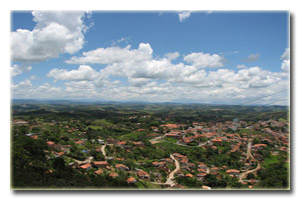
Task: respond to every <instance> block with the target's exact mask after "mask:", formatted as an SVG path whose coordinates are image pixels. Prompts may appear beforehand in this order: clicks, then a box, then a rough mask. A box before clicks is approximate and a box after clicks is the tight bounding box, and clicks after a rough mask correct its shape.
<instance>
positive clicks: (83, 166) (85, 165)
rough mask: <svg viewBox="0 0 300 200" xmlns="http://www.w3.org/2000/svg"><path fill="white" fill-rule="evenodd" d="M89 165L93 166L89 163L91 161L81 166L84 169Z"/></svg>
mask: <svg viewBox="0 0 300 200" xmlns="http://www.w3.org/2000/svg"><path fill="white" fill-rule="evenodd" d="M89 167H91V164H89V163H87V164H84V165H81V166H80V168H82V169H87V168H89Z"/></svg>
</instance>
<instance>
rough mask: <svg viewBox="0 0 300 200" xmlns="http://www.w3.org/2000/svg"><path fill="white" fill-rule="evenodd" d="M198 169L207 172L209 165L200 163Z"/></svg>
mask: <svg viewBox="0 0 300 200" xmlns="http://www.w3.org/2000/svg"><path fill="white" fill-rule="evenodd" d="M198 168H199V169H204V170H206V169H207V165H206V164H204V163H203V162H198Z"/></svg>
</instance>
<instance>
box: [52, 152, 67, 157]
mask: <svg viewBox="0 0 300 200" xmlns="http://www.w3.org/2000/svg"><path fill="white" fill-rule="evenodd" d="M64 154H65V153H64V152H58V153H55V155H54V157H56V158H57V157H60V156H62V155H64Z"/></svg>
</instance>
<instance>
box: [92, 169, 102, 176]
mask: <svg viewBox="0 0 300 200" xmlns="http://www.w3.org/2000/svg"><path fill="white" fill-rule="evenodd" d="M94 173H95V174H98V175H99V174H102V173H103V170H102V169H99V170H97V171H95V172H94Z"/></svg>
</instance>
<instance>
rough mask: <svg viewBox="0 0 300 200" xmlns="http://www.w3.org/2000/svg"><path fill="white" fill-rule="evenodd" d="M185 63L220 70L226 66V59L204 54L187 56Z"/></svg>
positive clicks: (216, 55)
mask: <svg viewBox="0 0 300 200" xmlns="http://www.w3.org/2000/svg"><path fill="white" fill-rule="evenodd" d="M184 61H186V62H188V63H191V64H192V65H194V66H196V67H198V68H219V67H223V66H224V58H223V57H222V56H220V55H218V54H208V53H203V52H198V53H191V54H189V55H186V56H185V57H184Z"/></svg>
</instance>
